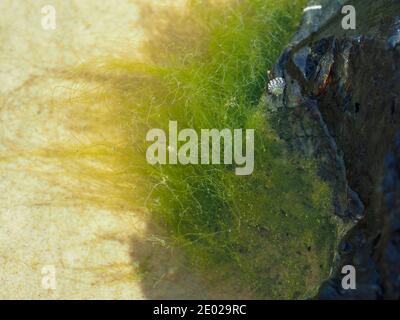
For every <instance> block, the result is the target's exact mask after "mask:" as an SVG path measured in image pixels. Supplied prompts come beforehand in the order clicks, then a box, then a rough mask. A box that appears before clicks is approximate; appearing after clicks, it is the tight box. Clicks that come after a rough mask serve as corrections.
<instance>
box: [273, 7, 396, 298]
mask: <svg viewBox="0 0 400 320" xmlns="http://www.w3.org/2000/svg"><path fill="white" fill-rule="evenodd" d="M345 2H346V1H319V3H320V4H321V6H322V9H320V10H310V11H307V12H306V13H305V15H304V17H303V22H302V26H301V28H300V30H299V31H298V32H297V34H296V35H295V36H294V38H293V40H292V42H291V44H290V45H289V46H288V47H287V48H286V50H285V51H284V52H283V54H282V55H281V57H280V59H279V61H278V63H277V64H276V66H275V70H274V75H275V76H279V77H283V78H284V79H285V81H286V83H287V86H286V90H285V94H284V95H283V97H282V100H281V101H280V104H281V105H282V108H280V109H278V111H277V112H275V113H274V116H275V117H277V118H278V119H279V121H276V123H278V124H277V126H276V129H277V130H278V132H280V135H281V137H283V138H284V139H285V140H287V141H288V142H290V144H291V146H292V148H293V150H296V151H297V152H300V153H302V154H303V155H306V156H309V157H315V158H317V159H318V161H319V163H320V170H319V175H320V176H321V177H322V178H323V179H324V180H325V181H328V182H329V183H330V184H331V185H332V187H333V190H334V206H335V214H336V215H337V216H338V217H340V218H341V219H342V221H343V222H344V224H345V225H346V226H347V227H349V226H350V225H352V224H356V225H355V226H354V227H353V228H352V229H351V231H350V232H348V233H347V234H346V236H345V237H344V239H343V240H342V243H341V245H340V247H339V252H338V257H337V259H338V260H337V262H336V265H335V266H334V267H335V268H334V272H333V276H332V277H331V279H330V280H329V281H327V282H326V283H325V284H324V285H323V286H322V288H321V290H320V293H319V298H323V299H335V298H340V299H343V298H344V299H353V298H357V299H377V298H389V299H390V298H398V297H399V294H400V286H399V281H400V280H399V274H400V272H399V271H400V270H399V261H400V254H399V246H400V242H399V206H400V204H399V203H400V195H399V192H398V190H399V178H398V170H399V167H398V156H399V155H398V153H397V154H396V155H394V153H393V154H392V156H389V158H387V155H388V154H390V152H395V150H397V152H398V150H399V149H398V147H399V146H398V143H397V145H396V143H395V136H396V133H397V132H398V131H400V96H399V92H400V65H399V61H400V2H399V1H394V0H379V1H372V0H362V1H360V0H358V1H353V2H352V5H353V6H354V8H355V10H356V13H357V15H356V17H357V18H356V29H355V30H351V29H350V30H345V29H343V27H342V19H343V17H344V16H345V15H344V14H342V10H341V9H342V6H343V5H344V4H345ZM311 4H315V1H314V2H312V3H311ZM397 142H398V140H397ZM396 148H397V149H396ZM386 158H387V159H389V160H387V163H386V167H385V159H386ZM385 177H386V178H385ZM384 182H385V184H384ZM382 185H383V186H384V187H382ZM344 265H353V266H354V267H355V269H356V271H357V288H356V289H355V290H344V289H343V288H342V286H341V280H342V277H343V275H342V274H341V269H342V266H344Z"/></svg>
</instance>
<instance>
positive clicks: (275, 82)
mask: <svg viewBox="0 0 400 320" xmlns="http://www.w3.org/2000/svg"><path fill="white" fill-rule="evenodd" d="M285 86H286V82H285V79H283V78H280V77H278V78H275V79H272V80H271V81H270V82H268V91H269V92H270V93H271V94H273V95H274V96H280V95H282V94H283V91H284V90H285Z"/></svg>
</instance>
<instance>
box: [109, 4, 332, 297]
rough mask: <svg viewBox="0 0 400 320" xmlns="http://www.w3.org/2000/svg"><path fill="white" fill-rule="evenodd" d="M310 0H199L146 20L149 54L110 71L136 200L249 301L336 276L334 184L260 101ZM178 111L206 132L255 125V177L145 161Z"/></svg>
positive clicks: (206, 270) (175, 241)
mask: <svg viewBox="0 0 400 320" xmlns="http://www.w3.org/2000/svg"><path fill="white" fill-rule="evenodd" d="M305 2H306V1H305V0H276V1H273V0H245V1H227V2H223V3H221V2H219V3H214V2H211V1H208V2H207V5H205V2H204V1H191V2H189V3H188V5H187V6H186V9H185V10H182V11H180V10H176V11H173V10H172V11H169V12H159V13H158V15H159V16H158V17H153V18H152V19H149V21H143V24H144V25H145V31H147V35H148V37H149V38H148V40H147V42H146V43H145V45H144V47H143V48H144V49H143V52H142V53H143V57H144V58H143V60H142V61H141V62H137V61H133V60H129V59H127V58H126V57H124V58H123V59H113V60H111V61H110V60H109V61H108V62H107V65H106V68H105V69H106V70H107V72H108V75H107V77H106V78H108V80H106V81H105V82H106V83H107V81H108V84H106V86H107V90H105V91H106V92H107V94H108V95H109V96H108V97H109V98H110V97H111V98H110V99H109V100H110V101H112V103H111V104H114V105H116V106H118V110H119V113H118V116H117V115H115V119H113V120H115V121H116V122H118V123H124V124H123V125H122V127H124V128H125V129H126V137H127V139H128V141H129V144H127V145H128V147H126V148H125V149H124V151H123V153H124V159H125V160H124V161H125V162H126V164H127V167H129V170H130V171H131V174H132V175H133V176H135V179H136V181H137V184H136V189H135V194H136V200H137V201H138V203H142V204H144V205H145V206H146V207H147V209H148V210H149V211H150V212H151V213H152V219H154V220H156V221H158V223H159V224H160V225H162V226H163V228H164V229H165V230H166V234H167V235H168V239H169V240H170V244H171V245H174V246H177V247H180V248H184V249H185V252H186V253H187V254H188V259H189V261H190V266H191V267H192V268H193V269H194V270H198V271H199V272H200V273H202V274H203V275H204V276H205V278H207V279H208V281H209V283H210V285H212V284H213V283H218V285H221V283H227V284H229V285H231V286H234V287H235V288H236V289H237V291H238V292H247V293H250V296H251V297H253V298H271V299H278V298H279V299H293V298H298V299H300V298H308V297H311V296H312V295H313V294H314V293H315V291H316V289H317V288H318V286H319V285H320V283H321V282H322V281H323V280H324V279H326V278H327V277H328V276H329V272H330V265H331V262H332V260H333V254H334V248H335V246H336V244H337V239H336V237H337V226H336V224H335V222H334V220H333V219H332V218H331V217H332V207H331V191H330V189H329V187H328V186H327V185H326V184H325V183H323V182H322V181H321V180H320V179H319V178H318V177H317V175H316V173H315V172H316V164H315V163H313V162H312V161H311V160H306V159H300V158H299V157H297V156H295V155H290V154H288V153H287V152H286V149H285V143H284V142H283V141H281V140H280V139H279V138H278V137H277V135H276V133H274V132H273V130H272V129H271V128H270V126H269V124H268V119H267V116H266V113H265V110H264V109H265V106H264V105H263V104H262V103H259V102H260V99H261V96H262V93H263V90H264V89H265V85H266V81H267V70H268V69H270V68H271V67H272V64H273V62H274V61H276V59H277V57H278V55H279V53H280V52H281V50H282V49H283V48H284V46H285V45H286V44H287V42H288V41H289V38H290V37H291V36H292V34H293V32H294V30H295V28H296V26H297V25H298V22H299V20H300V15H301V12H302V9H303V8H304V5H305ZM156 16H157V14H156ZM103 68H104V65H103ZM104 72H105V71H104ZM170 120H173V121H177V122H178V126H179V128H180V129H182V128H193V129H196V130H198V132H200V129H202V128H206V129H208V128H217V129H223V128H230V129H237V128H243V129H246V128H249V129H250V128H251V129H255V169H254V172H253V174H252V175H250V176H236V175H235V172H234V170H233V168H232V166H229V165H186V166H183V165H163V166H152V165H150V164H148V163H147V161H146V158H145V155H146V148H147V147H148V146H149V144H150V143H146V142H145V135H146V133H147V131H148V130H149V129H151V128H162V129H164V130H165V131H166V132H167V131H168V129H167V128H168V122H169V121H170Z"/></svg>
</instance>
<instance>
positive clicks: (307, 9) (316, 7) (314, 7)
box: [303, 5, 322, 12]
mask: <svg viewBox="0 0 400 320" xmlns="http://www.w3.org/2000/svg"><path fill="white" fill-rule="evenodd" d="M321 9H322V6H320V5H318V6H309V7H307V8H304V10H303V12H307V11H310V10H321Z"/></svg>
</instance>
